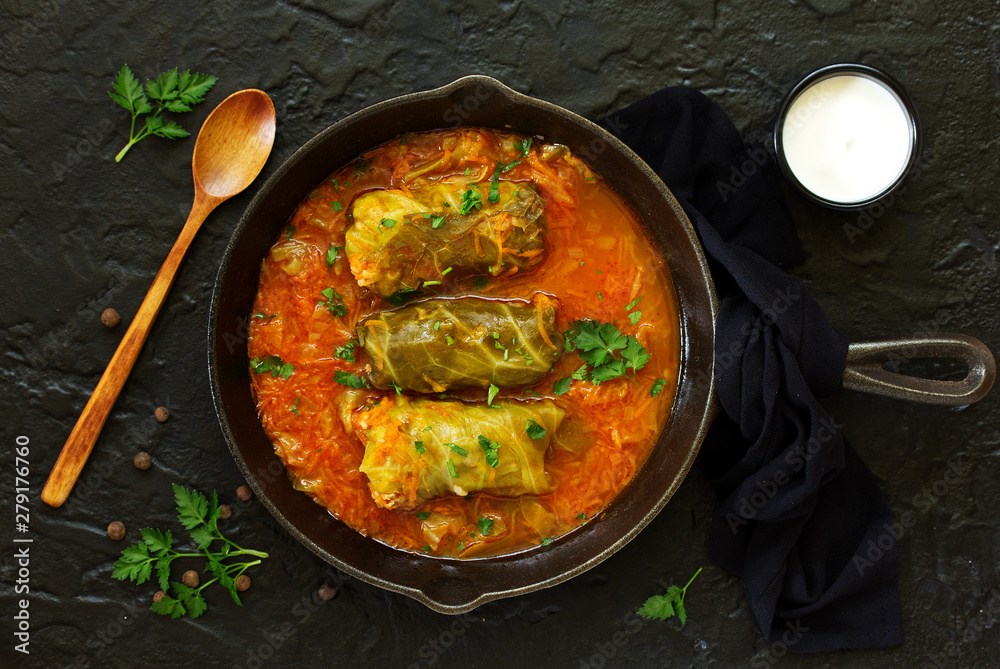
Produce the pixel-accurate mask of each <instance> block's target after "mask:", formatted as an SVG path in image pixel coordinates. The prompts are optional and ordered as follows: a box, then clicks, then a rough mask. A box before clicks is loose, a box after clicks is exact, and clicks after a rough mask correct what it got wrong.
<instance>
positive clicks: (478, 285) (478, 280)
mask: <svg viewBox="0 0 1000 669" xmlns="http://www.w3.org/2000/svg"><path fill="white" fill-rule="evenodd" d="M489 282H490V280H489V278H488V277H486V276H484V275H482V274H481V275H479V276H477V277H475V278H473V279H472V287H473V288H475V289H476V290H482V289H483V288H485V287H486V284H488V283H489Z"/></svg>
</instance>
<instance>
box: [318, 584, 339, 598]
mask: <svg viewBox="0 0 1000 669" xmlns="http://www.w3.org/2000/svg"><path fill="white" fill-rule="evenodd" d="M318 594H319V598H320V599H322V600H323V601H324V602H328V601H330V600H331V599H333V598H334V597H336V596H337V589H336V588H335V587H333V586H332V585H329V584H327V583H324V584H323V585H321V586H319V593H318Z"/></svg>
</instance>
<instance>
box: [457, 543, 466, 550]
mask: <svg viewBox="0 0 1000 669" xmlns="http://www.w3.org/2000/svg"><path fill="white" fill-rule="evenodd" d="M458 550H460V551H461V550H465V542H464V541H459V542H458Z"/></svg>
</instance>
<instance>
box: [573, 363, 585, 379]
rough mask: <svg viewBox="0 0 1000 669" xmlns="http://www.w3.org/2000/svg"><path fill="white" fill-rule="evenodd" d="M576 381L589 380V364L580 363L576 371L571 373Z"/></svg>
mask: <svg viewBox="0 0 1000 669" xmlns="http://www.w3.org/2000/svg"><path fill="white" fill-rule="evenodd" d="M569 377H570V378H571V379H573V380H574V381H586V380H587V365H580V366H579V367H577V368H576V371H575V372H573V373H572V374H570V375H569Z"/></svg>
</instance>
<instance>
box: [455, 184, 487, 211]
mask: <svg viewBox="0 0 1000 669" xmlns="http://www.w3.org/2000/svg"><path fill="white" fill-rule="evenodd" d="M482 208H483V194H482V193H480V192H479V191H478V190H476V189H475V188H470V189H468V190H467V191H465V192H464V193H462V201H461V203H459V205H458V213H460V214H462V215H463V216H464V215H466V214H468V213H469V212H470V211H472V210H473V209H482Z"/></svg>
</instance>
